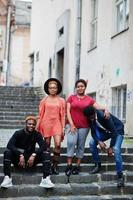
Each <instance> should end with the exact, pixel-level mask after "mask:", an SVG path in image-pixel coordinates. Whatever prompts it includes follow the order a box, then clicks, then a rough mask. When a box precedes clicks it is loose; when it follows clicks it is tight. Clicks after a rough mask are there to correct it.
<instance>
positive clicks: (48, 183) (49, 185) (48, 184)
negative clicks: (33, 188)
mask: <svg viewBox="0 0 133 200" xmlns="http://www.w3.org/2000/svg"><path fill="white" fill-rule="evenodd" d="M39 186H40V187H44V188H53V187H54V186H55V185H54V184H53V183H52V182H51V180H50V176H47V177H46V178H42V180H41V183H40V185H39Z"/></svg>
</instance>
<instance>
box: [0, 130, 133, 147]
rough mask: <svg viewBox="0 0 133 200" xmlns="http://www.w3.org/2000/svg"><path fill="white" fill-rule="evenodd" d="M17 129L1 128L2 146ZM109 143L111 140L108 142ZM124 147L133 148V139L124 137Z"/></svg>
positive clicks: (64, 143)
mask: <svg viewBox="0 0 133 200" xmlns="http://www.w3.org/2000/svg"><path fill="white" fill-rule="evenodd" d="M15 131H16V129H0V147H6V145H7V142H8V140H9V138H10V137H11V136H12V134H13V133H14V132H15ZM90 137H91V136H90V133H89V134H88V137H87V139H86V143H85V147H88V143H89V142H88V141H89V140H90ZM106 143H107V144H109V141H107V142H106ZM52 146H53V140H52ZM61 146H62V147H66V146H67V140H66V136H65V139H64V141H63V142H62V145H61ZM122 147H128V148H133V139H127V138H126V139H124V142H123V145H122Z"/></svg>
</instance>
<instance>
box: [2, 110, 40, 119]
mask: <svg viewBox="0 0 133 200" xmlns="http://www.w3.org/2000/svg"><path fill="white" fill-rule="evenodd" d="M37 113H38V110H37ZM27 115H33V111H29V110H28V111H27V110H26V111H25V112H24V111H5V112H0V117H5V119H6V118H7V117H17V116H22V117H25V116H27Z"/></svg>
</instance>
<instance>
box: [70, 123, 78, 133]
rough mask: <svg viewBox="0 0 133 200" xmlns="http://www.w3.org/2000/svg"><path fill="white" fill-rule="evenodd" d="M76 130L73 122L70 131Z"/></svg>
mask: <svg viewBox="0 0 133 200" xmlns="http://www.w3.org/2000/svg"><path fill="white" fill-rule="evenodd" d="M76 130H77V128H76V127H75V125H74V124H71V125H70V131H71V132H72V133H74V132H76Z"/></svg>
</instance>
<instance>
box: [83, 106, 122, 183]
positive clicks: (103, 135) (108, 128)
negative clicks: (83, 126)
mask: <svg viewBox="0 0 133 200" xmlns="http://www.w3.org/2000/svg"><path fill="white" fill-rule="evenodd" d="M84 114H85V116H87V117H88V118H89V120H90V128H91V135H92V139H91V140H90V142H89V146H90V151H91V153H92V157H93V160H94V162H95V168H94V169H93V170H92V171H91V172H90V173H92V174H94V173H98V172H99V171H100V170H101V162H100V157H99V153H98V148H97V145H99V146H100V148H101V149H103V150H107V152H108V156H112V154H113V153H114V157H115V162H116V171H117V176H118V182H117V186H118V187H123V186H124V177H123V172H122V171H123V165H122V156H121V145H122V142H123V137H124V136H123V135H124V125H123V123H122V122H121V121H120V120H119V119H118V118H116V117H115V116H113V115H112V114H110V117H109V118H105V117H104V114H103V112H102V111H99V110H96V109H95V108H94V107H93V106H88V107H86V108H85V109H84ZM108 139H111V141H110V147H109V148H108V149H107V146H106V144H105V143H104V141H106V140H108Z"/></svg>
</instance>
